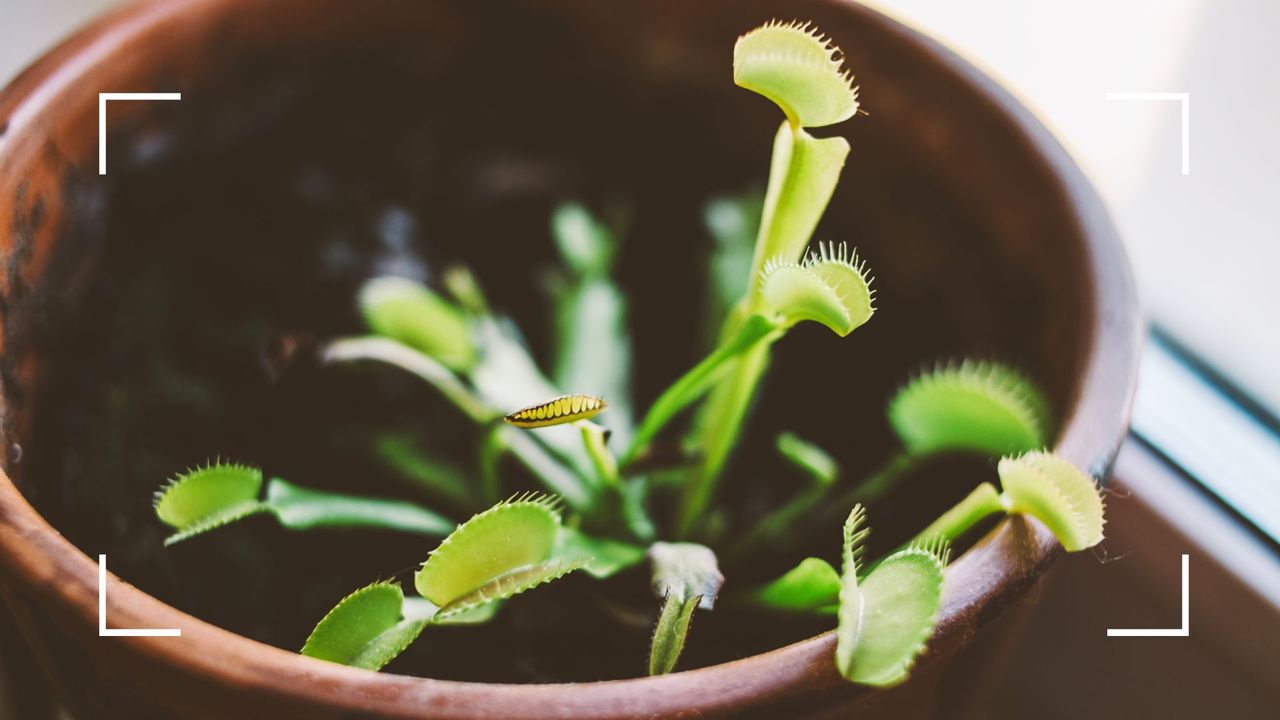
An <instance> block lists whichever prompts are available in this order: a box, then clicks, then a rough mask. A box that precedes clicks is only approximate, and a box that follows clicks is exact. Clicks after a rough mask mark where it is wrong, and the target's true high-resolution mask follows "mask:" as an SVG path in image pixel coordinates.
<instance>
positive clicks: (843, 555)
mask: <svg viewBox="0 0 1280 720" xmlns="http://www.w3.org/2000/svg"><path fill="white" fill-rule="evenodd" d="M866 520H867V516H866V511H864V510H863V509H862V506H861V505H854V506H853V510H851V511H849V517H848V518H846V519H845V521H844V544H843V546H842V548H841V551H840V593H839V595H840V597H839V599H840V607H839V609H838V610H837V611H836V616H837V618H838V621H839V624H838V626H837V627H836V667H838V668H839V669H840V672H841V674H843V675H844V676H845V677H849V672H850V668H851V667H852V665H853V662H854V656H855V654H856V653H857V650H858V642H859V640H860V639H861V637H862V627H863V623H864V622H865V618H866V603H865V602H864V601H863V599H862V591H861V589H860V588H859V587H858V572H859V571H860V569H861V564H862V554H863V548H864V543H865V542H866V539H867V535H868V534H870V532H871V531H870V529H868V528H866V527H865V525H866Z"/></svg>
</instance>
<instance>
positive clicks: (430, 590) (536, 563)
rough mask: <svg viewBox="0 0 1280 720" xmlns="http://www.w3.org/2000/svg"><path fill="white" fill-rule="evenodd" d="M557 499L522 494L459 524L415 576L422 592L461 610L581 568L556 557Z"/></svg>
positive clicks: (443, 607)
mask: <svg viewBox="0 0 1280 720" xmlns="http://www.w3.org/2000/svg"><path fill="white" fill-rule="evenodd" d="M555 502H556V500H555V499H553V498H547V497H537V496H527V495H526V496H521V497H518V498H514V499H512V500H509V501H507V502H504V503H501V504H498V505H495V506H493V507H491V508H489V509H488V510H485V511H484V512H482V513H480V514H478V515H476V516H474V517H472V518H471V519H470V520H468V521H467V522H465V523H463V524H462V525H460V526H458V529H457V530H454V531H453V533H452V534H450V535H449V537H447V538H445V540H444V542H442V543H440V546H439V547H437V548H436V549H435V550H433V551H432V552H431V555H430V557H428V558H427V561H426V562H425V563H423V565H422V569H420V570H419V571H418V573H417V574H416V575H415V576H414V586H415V587H416V588H417V590H418V594H420V595H422V596H423V597H424V598H426V599H427V600H430V601H431V602H432V603H435V604H436V605H437V606H438V607H440V608H441V610H440V612H441V613H442V614H443V613H447V612H457V611H461V610H466V609H469V608H471V607H475V606H477V605H480V604H483V603H485V602H491V601H493V600H502V599H504V598H507V597H511V596H512V595H515V594H518V593H521V592H523V591H525V590H528V589H529V588H532V587H534V586H536V585H540V584H542V583H544V582H548V581H550V580H554V579H555V578H557V577H560V576H561V575H564V574H565V573H567V572H571V571H572V570H574V569H577V567H580V564H576V563H574V562H564V561H562V560H558V559H554V558H553V553H554V550H555V547H556V541H557V538H558V537H559V534H560V513H559V512H558V511H557V510H556V509H555Z"/></svg>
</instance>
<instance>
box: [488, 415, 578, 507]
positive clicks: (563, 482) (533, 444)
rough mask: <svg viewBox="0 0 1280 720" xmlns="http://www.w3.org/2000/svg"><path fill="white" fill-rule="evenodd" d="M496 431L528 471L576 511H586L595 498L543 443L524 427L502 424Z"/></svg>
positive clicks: (575, 474)
mask: <svg viewBox="0 0 1280 720" xmlns="http://www.w3.org/2000/svg"><path fill="white" fill-rule="evenodd" d="M498 433H499V435H500V437H501V438H502V443H503V445H505V446H506V447H507V449H508V450H510V451H511V453H512V454H513V455H515V456H516V459H518V460H519V461H520V462H521V464H523V465H524V466H525V467H526V468H528V470H529V471H530V472H532V473H533V474H534V475H536V476H538V478H539V479H541V480H542V482H543V483H545V484H546V486H547V487H548V488H549V489H550V490H551V491H552V492H554V493H556V494H558V495H560V496H561V497H563V498H564V500H565V502H567V503H569V505H570V507H572V508H574V509H575V510H580V511H586V510H589V509H590V507H591V506H592V504H593V501H594V500H595V498H594V496H593V494H592V493H591V492H590V491H589V490H588V489H587V488H586V486H585V485H584V484H583V481H582V478H581V477H580V476H579V475H578V474H577V473H575V472H574V471H572V470H570V469H569V468H568V467H565V465H564V464H563V463H561V462H560V461H559V460H558V459H557V458H556V456H555V455H553V454H552V453H551V451H550V450H548V449H547V447H546V446H545V445H543V444H542V443H540V442H538V441H537V440H535V439H534V438H533V437H532V436H530V435H529V433H527V432H526V431H524V430H521V429H519V428H515V427H511V426H510V425H501V426H499V427H498Z"/></svg>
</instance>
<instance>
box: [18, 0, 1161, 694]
mask: <svg viewBox="0 0 1280 720" xmlns="http://www.w3.org/2000/svg"><path fill="white" fill-rule="evenodd" d="M829 1H830V2H831V3H832V4H833V5H837V6H839V7H840V8H841V9H842V10H844V11H846V12H850V13H858V14H861V15H863V16H865V17H866V19H869V20H871V21H872V22H873V23H874V24H876V25H877V26H878V27H879V30H880V31H882V32H885V33H890V34H893V35H896V36H897V38H898V39H899V40H901V41H903V42H904V43H906V44H909V45H911V46H913V47H914V49H915V51H916V52H919V53H921V54H924V55H927V56H929V58H930V60H931V61H932V64H933V66H934V70H935V71H936V72H938V73H943V74H947V75H950V76H951V78H950V80H951V81H953V82H955V83H958V84H961V85H964V86H965V87H966V90H967V91H968V92H970V93H972V94H973V95H974V96H977V97H978V98H980V99H981V101H982V102H984V103H985V104H986V105H988V106H989V108H990V109H991V111H992V112H993V113H994V114H995V115H998V116H1001V119H1002V120H1003V121H1004V122H1006V123H1007V124H1008V125H1009V126H1010V128H1011V129H1013V130H1014V132H1015V133H1016V135H1015V136H1014V137H1013V138H1012V140H1013V141H1015V142H1018V143H1020V144H1021V145H1022V146H1023V147H1024V148H1025V150H1026V152H1027V153H1029V154H1031V155H1033V156H1034V157H1035V160H1036V161H1037V162H1038V163H1039V164H1041V165H1042V166H1043V167H1044V169H1045V170H1046V171H1047V173H1048V174H1049V175H1051V176H1052V177H1054V178H1055V180H1056V182H1057V184H1058V186H1059V187H1058V191H1059V192H1060V193H1061V195H1062V202H1063V204H1064V205H1066V206H1068V207H1069V208H1070V211H1071V213H1072V214H1073V216H1074V220H1075V221H1076V224H1077V228H1076V232H1077V234H1078V235H1079V236H1080V237H1081V238H1082V240H1083V244H1084V250H1085V255H1086V257H1085V264H1086V268H1087V272H1088V274H1089V276H1090V278H1091V280H1092V282H1093V287H1091V288H1089V289H1088V293H1087V294H1088V296H1089V297H1090V299H1091V301H1092V302H1091V303H1090V305H1091V307H1089V308H1088V309H1087V313H1088V317H1087V318H1086V319H1087V320H1088V322H1089V330H1088V332H1089V335H1090V337H1089V338H1088V343H1089V348H1088V350H1087V357H1086V360H1085V365H1084V372H1083V381H1082V382H1081V384H1080V390H1079V393H1078V395H1077V396H1076V397H1075V398H1074V399H1073V400H1072V402H1071V405H1070V409H1069V414H1068V417H1067V419H1066V421H1065V423H1064V431H1063V435H1062V437H1061V438H1060V442H1059V444H1058V446H1057V449H1058V451H1059V452H1063V453H1064V454H1066V455H1067V456H1068V457H1071V458H1072V459H1073V460H1075V461H1076V462H1079V463H1081V464H1084V465H1086V466H1087V467H1089V469H1090V470H1091V471H1093V472H1095V473H1097V474H1104V473H1105V471H1106V470H1107V469H1108V468H1109V465H1110V463H1111V461H1112V459H1113V458H1114V456H1115V452H1116V449H1117V448H1118V445H1119V441H1120V440H1121V439H1122V437H1123V435H1124V431H1125V428H1127V425H1128V412H1129V405H1130V402H1131V399H1132V393H1133V388H1134V384H1135V378H1136V374H1137V359H1138V348H1139V345H1140V336H1141V323H1140V322H1139V320H1138V316H1137V311H1136V302H1135V300H1134V290H1133V283H1132V279H1131V277H1130V275H1129V271H1128V265H1127V262H1126V261H1125V258H1124V254H1123V251H1122V249H1121V246H1120V243H1119V240H1118V239H1117V237H1116V234H1115V231H1114V228H1113V227H1112V225H1111V223H1110V221H1109V219H1108V218H1107V216H1106V212H1105V210H1104V208H1103V205H1102V202H1101V200H1100V199H1099V198H1098V197H1097V195H1096V193H1095V191H1094V190H1093V189H1092V188H1091V186H1090V185H1089V183H1088V182H1087V181H1086V180H1085V178H1084V176H1083V175H1082V174H1081V172H1080V170H1079V169H1078V168H1077V167H1076V166H1075V164H1074V163H1073V162H1072V160H1071V159H1070V157H1069V156H1068V155H1067V153H1066V151H1065V150H1064V149H1063V148H1062V147H1061V146H1060V145H1059V144H1058V142H1057V141H1056V140H1055V139H1054V138H1053V136H1052V135H1051V134H1050V133H1049V131H1048V130H1046V129H1045V128H1044V127H1043V126H1042V125H1041V124H1040V123H1039V122H1038V121H1037V120H1036V119H1035V118H1034V116H1033V115H1032V114H1031V113H1030V112H1029V111H1028V110H1027V109H1026V108H1024V107H1022V106H1021V105H1020V104H1019V103H1018V102H1017V101H1016V100H1015V99H1014V98H1013V97H1012V96H1011V95H1010V94H1009V93H1008V92H1007V91H1006V90H1004V89H1002V88H1001V87H1000V86H998V85H997V84H995V82H994V81H992V80H991V79H989V78H987V77H986V76H984V75H983V74H982V73H981V72H980V71H978V70H977V69H976V68H974V67H973V66H972V65H970V64H968V63H967V62H966V61H964V60H963V59H961V58H959V57H958V56H957V55H956V54H955V53H953V52H952V51H950V50H948V49H947V48H945V47H943V46H942V45H940V44H939V43H937V42H935V41H933V40H931V39H929V38H927V37H925V36H924V35H922V34H921V33H919V32H917V31H915V30H913V29H911V28H908V27H906V26H904V25H902V24H900V23H899V22H897V21H896V20H894V19H892V18H889V17H887V16H884V15H881V14H880V13H878V12H876V11H874V10H870V9H868V8H865V7H862V6H860V5H857V4H855V3H853V2H851V1H850V0H829ZM219 2H222V0H175V1H173V2H151V3H143V4H137V5H132V6H128V7H125V8H122V9H119V10H116V11H114V12H113V13H110V14H108V15H106V16H104V17H102V18H101V19H99V20H97V21H96V22H94V23H92V24H91V25H89V26H87V27H86V28H84V29H83V30H81V31H79V32H77V33H76V34H74V35H72V36H71V37H70V38H68V39H67V40H65V41H64V42H63V43H61V44H60V45H59V46H57V47H56V48H55V49H53V50H51V51H50V52H48V53H46V54H45V55H44V56H42V57H41V58H40V59H39V60H37V61H36V62H35V63H34V64H32V65H31V66H30V67H28V68H27V69H26V70H25V71H23V72H22V73H20V74H19V75H18V76H17V77H15V78H14V79H13V80H12V81H11V83H10V84H9V86H8V87H7V88H5V89H4V90H3V91H2V92H0V170H3V168H4V167H5V166H6V165H7V164H8V163H7V160H9V159H11V158H8V157H6V156H7V155H11V154H12V151H13V148H12V147H10V146H11V145H12V144H13V143H11V142H10V141H12V140H13V139H14V138H16V137H19V136H21V135H22V134H23V130H24V127H23V126H24V124H25V123H27V122H28V121H29V120H30V118H32V117H37V116H39V115H40V113H41V110H42V109H43V108H44V107H46V106H48V105H49V104H50V103H52V102H55V101H56V100H57V98H58V97H59V96H60V95H61V94H62V93H64V92H69V91H70V88H71V87H72V86H74V84H75V83H76V81H77V79H78V78H79V77H80V76H81V75H82V74H83V73H85V72H86V71H87V70H89V69H91V68H92V67H94V66H95V65H96V64H97V63H99V62H102V61H104V60H106V59H109V58H110V57H111V56H112V54H113V52H115V51H116V50H117V49H118V48H120V47H122V46H123V45H125V44H127V43H128V42H129V39H130V38H131V37H133V36H135V35H137V34H138V33H140V32H141V31H142V30H143V29H145V28H147V27H151V26H153V25H155V24H157V23H162V22H164V21H166V19H169V20H172V18H173V17H174V16H175V15H178V14H182V13H184V12H186V11H187V10H188V9H190V8H192V7H195V6H199V5H210V6H212V5H214V4H217V3H219ZM1100 449H1101V450H1100ZM0 518H2V519H3V520H4V522H3V523H0V551H2V553H3V557H4V558H5V560H4V565H5V566H4V567H0V571H3V575H4V578H5V580H8V581H16V583H17V584H18V585H19V586H22V587H25V588H34V595H35V596H36V597H38V599H39V601H40V602H43V603H47V604H49V605H50V606H51V607H50V608H49V609H51V610H53V611H55V612H54V614H55V617H57V618H58V620H59V622H61V623H63V624H64V625H66V626H67V627H68V628H70V630H71V631H72V632H74V633H78V634H89V633H92V632H93V628H95V627H96V626H97V623H98V606H97V588H98V579H97V572H98V568H97V564H96V562H95V560H94V559H93V558H90V557H88V556H86V555H85V554H84V553H82V552H80V550H79V549H77V548H76V547H75V546H73V545H72V544H71V543H70V542H68V541H67V540H66V539H65V538H63V537H62V535H61V534H59V533H58V532H57V530H55V529H54V528H53V527H51V526H50V525H49V524H48V523H47V522H46V521H45V520H44V519H43V518H42V517H41V516H40V515H39V514H38V513H37V512H36V511H35V510H34V508H32V507H31V505H30V504H29V503H27V501H26V499H25V498H23V497H22V495H21V494H20V493H19V492H18V490H17V489H16V488H15V487H14V485H13V483H12V482H11V480H10V479H9V477H8V476H7V475H6V474H4V473H3V472H2V471H0ZM1059 551H1060V548H1059V546H1058V544H1057V542H1056V541H1055V540H1054V538H1053V536H1052V534H1051V533H1049V532H1048V530H1046V529H1045V528H1044V527H1043V526H1041V525H1039V524H1038V523H1036V522H1034V521H1023V520H1016V519H1015V520H1005V521H1003V522H1002V523H1000V524H999V525H998V526H997V527H996V528H995V529H993V530H992V531H991V532H990V533H989V534H988V535H987V536H986V537H985V538H983V539H982V540H981V541H980V542H979V543H977V544H976V545H975V546H974V547H973V548H971V549H970V550H969V551H968V552H966V553H965V554H964V555H963V556H962V557H960V558H959V559H957V560H956V562H954V563H953V565H952V566H951V568H950V570H949V573H950V575H949V579H950V581H951V583H950V584H953V585H955V586H958V587H960V588H962V591H961V592H960V593H958V594H957V593H949V597H948V598H947V601H946V603H945V606H944V609H943V616H942V618H941V620H940V623H939V633H938V635H937V637H936V639H935V641H934V642H933V644H932V645H931V648H932V649H931V652H930V654H929V655H930V657H932V656H936V655H939V654H942V653H945V652H946V651H947V650H948V649H950V648H953V647H955V646H957V645H959V644H962V643H963V642H964V641H965V640H966V639H967V638H968V637H970V636H971V635H972V634H973V632H975V631H976V629H977V628H978V627H980V626H981V625H983V624H985V623H986V622H987V621H989V620H990V619H991V618H992V617H993V616H995V615H997V614H998V611H999V609H1000V608H1001V607H1002V606H1003V605H1004V604H1006V603H1007V602H1008V600H1009V598H1010V596H1014V595H1017V594H1019V593H1020V591H1021V589H1022V588H1024V587H1025V586H1027V585H1028V584H1029V583H1030V582H1031V581H1032V580H1034V578H1035V576H1036V575H1037V574H1039V572H1040V571H1041V570H1042V569H1043V568H1044V567H1045V566H1046V565H1047V564H1048V563H1049V562H1050V561H1052V560H1053V559H1054V558H1055V557H1056V556H1057V554H1058V552H1059ZM1011 559H1012V561H1011ZM993 567H994V568H995V569H996V570H997V571H999V572H992V568H993ZM8 584H9V583H8V582H5V583H4V585H6V586H8ZM107 588H108V598H109V609H108V617H109V619H110V625H111V626H112V627H162V628H181V629H182V633H183V639H182V640H180V641H179V640H175V639H173V638H164V637H136V638H109V639H99V640H98V641H99V642H114V643H122V644H124V645H126V646H128V649H129V651H130V652H131V653H133V654H135V655H138V656H145V657H147V658H149V659H150V660H153V661H156V662H162V663H166V664H168V665H171V666H176V667H179V668H182V669H183V670H184V671H185V672H187V673H189V674H190V675H192V676H195V677H199V678H201V679H202V681H204V682H212V683H216V684H218V685H221V686H222V687H223V688H225V689H226V690H227V691H241V692H249V693H252V694H255V695H267V696H274V697H277V698H280V699H282V700H287V701H289V702H292V703H296V704H297V705H299V706H307V705H310V706H312V707H327V708H335V709H338V708H341V709H350V710H365V711H375V712H381V713H388V714H395V715H408V714H413V713H414V712H422V711H425V710H427V709H428V708H429V709H430V711H431V712H432V713H433V714H434V715H435V716H438V717H474V716H479V715H482V714H487V713H493V712H495V711H496V710H497V709H502V710H503V711H504V712H505V713H508V714H509V715H512V716H522V715H527V716H545V715H555V716H558V717H585V716H594V715H596V714H600V713H605V714H610V715H612V714H618V715H622V714H626V713H629V712H635V713H643V714H647V715H650V714H651V715H654V716H665V715H668V714H672V715H674V714H682V713H699V712H705V711H714V710H717V709H721V710H722V709H724V708H727V707H734V706H735V705H737V704H738V703H741V702H742V701H743V700H744V699H747V698H756V699H758V698H760V697H762V696H767V697H770V698H781V697H784V696H789V695H793V694H797V693H805V692H816V691H824V690H833V689H834V690H836V691H839V692H844V691H845V690H843V689H841V685H842V683H843V681H842V680H840V678H839V677H838V675H837V674H836V673H835V670H834V667H833V665H834V664H833V663H832V661H831V658H832V651H833V649H834V632H828V633H824V634H822V635H818V636H816V637H813V638H809V639H807V640H803V641H800V642H797V643H795V644H792V645H789V646H786V647H782V648H778V649H776V650H772V651H769V652H766V653H762V654H759V655H755V656H751V657H748V658H743V659H740V660H736V661H732V662H728V663H723V664H720V665H714V666H709V667H704V668H698V669H695V670H688V671H684V672H679V673H674V674H672V675H667V676H663V677H656V678H645V677H641V678H633V679H626V680H610V681H601V682H592V683H581V684H545V685H516V684H491V683H473V682H459V681H448V680H435V679H430V678H417V677H409V676H401V675H391V674H383V673H374V672H368V671H364V670H357V669H354V668H349V667H345V666H341V665H336V664H332V663H327V662H323V661H319V660H314V659H311V658H307V657H303V656H301V655H298V654H296V653H292V652H288V651H286V650H282V649H279V648H276V647H272V646H270V645H266V644H264V643H260V642H258V641H255V640H251V639H249V638H246V637H243V636H240V635H237V634H235V633H232V632H230V631H227V630H223V629H221V628H219V627H216V626H213V625H210V624H208V623H206V622H204V621H202V620H200V619H198V618H195V617H192V616H190V615H187V614H186V613H183V612H181V611H179V610H177V609H175V608H173V607H171V606H169V605H166V604H164V603H162V602H160V601H159V600H157V599H155V598H153V597H151V596H150V595H147V594H146V593H144V592H142V591H140V590H138V589H137V588H134V587H133V586H132V585H129V584H128V583H126V582H124V581H123V580H121V579H119V578H117V577H115V576H114V575H110V574H108V582H107ZM6 589H7V587H6ZM926 660H927V659H926ZM848 691H849V692H859V691H860V690H858V689H855V688H851V687H850V688H848ZM504 716H505V715H504Z"/></svg>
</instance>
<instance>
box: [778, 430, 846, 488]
mask: <svg viewBox="0 0 1280 720" xmlns="http://www.w3.org/2000/svg"><path fill="white" fill-rule="evenodd" d="M777 445H778V452H779V453H781V454H782V457H784V458H786V459H787V460H788V461H789V462H790V463H791V464H792V465H795V466H796V467H797V468H799V469H800V470H801V471H803V472H804V473H805V474H806V475H808V476H809V477H810V478H811V479H812V480H813V481H814V483H815V484H817V485H821V486H824V487H826V486H830V485H831V484H832V483H834V482H835V481H836V477H837V476H839V474H840V464H839V463H837V462H836V459H835V458H833V457H831V455H829V454H828V453H827V451H826V450H823V449H822V448H820V447H818V446H817V445H814V444H813V443H811V442H809V441H807V440H805V439H803V438H801V437H800V436H798V435H796V434H795V433H791V432H784V433H782V434H780V435H778V439H777Z"/></svg>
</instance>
